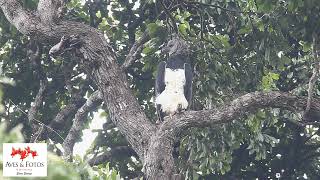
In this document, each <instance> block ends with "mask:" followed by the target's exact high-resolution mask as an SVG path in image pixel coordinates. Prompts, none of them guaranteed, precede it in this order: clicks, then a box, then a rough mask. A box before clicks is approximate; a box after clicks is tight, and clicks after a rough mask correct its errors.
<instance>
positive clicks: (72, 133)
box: [62, 91, 101, 160]
mask: <svg viewBox="0 0 320 180" xmlns="http://www.w3.org/2000/svg"><path fill="white" fill-rule="evenodd" d="M100 103H101V93H100V92H99V91H96V92H94V93H93V94H91V96H90V97H89V98H88V100H87V102H86V103H85V104H84V105H83V106H82V107H81V108H80V109H78V111H77V113H76V114H75V117H74V119H73V124H72V127H71V129H70V130H69V133H68V135H67V137H66V138H65V140H64V142H63V144H62V147H63V149H64V154H63V156H64V158H65V159H67V160H71V157H72V153H73V146H74V144H75V143H76V140H77V138H79V135H80V131H81V130H82V128H83V125H84V123H85V122H86V120H87V118H86V117H87V115H88V113H89V112H90V111H92V110H93V109H94V108H95V107H97V106H98V105H99V104H100Z"/></svg>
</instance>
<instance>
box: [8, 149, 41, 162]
mask: <svg viewBox="0 0 320 180" xmlns="http://www.w3.org/2000/svg"><path fill="white" fill-rule="evenodd" d="M29 154H31V156H32V158H34V157H36V156H38V153H37V151H33V150H31V149H30V147H29V146H28V147H26V148H24V149H23V150H22V149H21V148H19V149H15V148H14V147H12V151H11V157H12V158H13V157H14V156H15V155H20V159H21V160H22V161H23V160H24V159H25V158H26V157H28V156H29Z"/></svg>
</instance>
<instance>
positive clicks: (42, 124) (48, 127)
mask: <svg viewBox="0 0 320 180" xmlns="http://www.w3.org/2000/svg"><path fill="white" fill-rule="evenodd" d="M9 101H10V103H12V104H13V105H14V106H15V107H16V108H17V109H18V110H19V111H20V112H22V113H23V114H25V115H26V116H28V114H27V113H26V112H24V111H23V110H22V109H21V108H20V107H19V106H18V105H16V104H15V103H14V102H13V101H12V100H11V99H9ZM32 121H36V122H38V123H39V124H40V125H41V126H44V127H46V128H47V129H50V130H51V131H52V132H54V133H55V134H57V135H58V136H59V137H60V138H61V139H62V140H63V141H64V138H63V137H62V136H61V135H60V134H59V133H58V132H57V131H56V130H54V129H53V128H51V127H50V126H47V125H45V124H44V123H42V122H41V121H39V120H37V119H35V118H33V119H32Z"/></svg>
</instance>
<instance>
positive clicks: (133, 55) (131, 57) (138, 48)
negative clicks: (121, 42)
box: [121, 31, 150, 70]
mask: <svg viewBox="0 0 320 180" xmlns="http://www.w3.org/2000/svg"><path fill="white" fill-rule="evenodd" d="M149 40H150V36H149V34H148V31H145V32H144V33H143V34H142V36H141V38H140V39H139V40H138V41H136V42H135V43H134V44H133V46H132V47H131V49H130V51H129V54H128V55H127V57H126V60H125V61H124V63H123V64H122V66H121V68H122V69H123V70H125V69H127V68H128V67H129V66H130V65H131V64H132V63H133V62H134V61H135V60H137V58H138V55H140V53H141V52H142V50H143V45H144V44H145V43H146V42H147V41H149Z"/></svg>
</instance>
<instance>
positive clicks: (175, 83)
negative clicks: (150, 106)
mask: <svg viewBox="0 0 320 180" xmlns="http://www.w3.org/2000/svg"><path fill="white" fill-rule="evenodd" d="M162 52H165V53H168V54H169V58H168V60H167V61H162V62H160V63H159V65H158V68H157V75H156V82H155V94H156V99H155V104H156V109H157V114H158V117H159V119H160V120H161V121H163V117H164V116H170V117H172V116H173V115H175V114H177V113H180V112H181V111H183V110H186V109H188V108H189V107H190V106H191V99H192V68H191V65H190V63H189V57H188V54H189V53H190V48H189V45H188V44H187V42H186V41H184V40H183V39H180V38H179V37H175V38H173V39H172V40H170V41H169V42H168V43H167V46H166V47H164V48H163V49H162Z"/></svg>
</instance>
